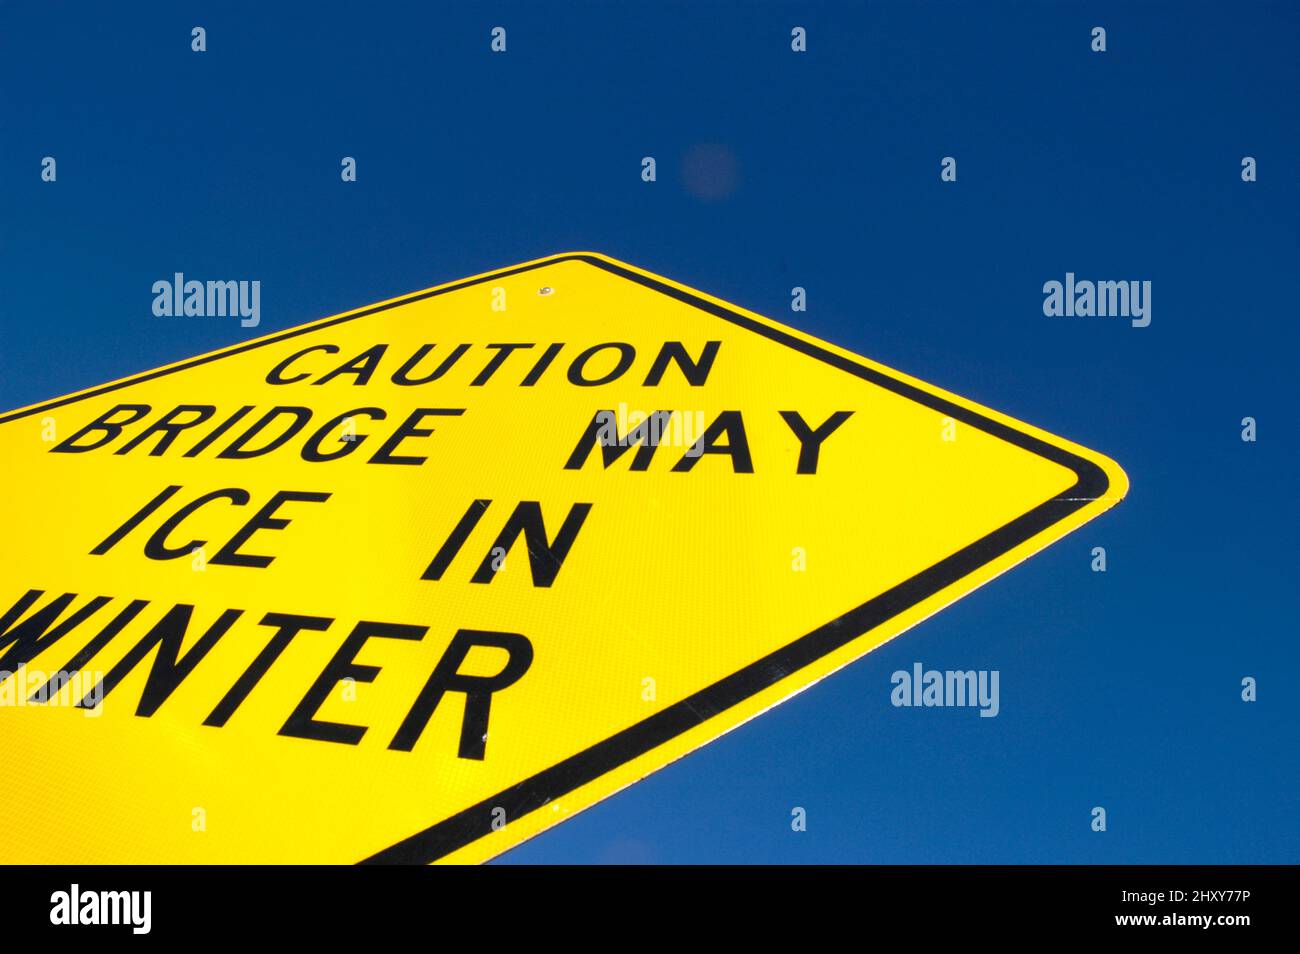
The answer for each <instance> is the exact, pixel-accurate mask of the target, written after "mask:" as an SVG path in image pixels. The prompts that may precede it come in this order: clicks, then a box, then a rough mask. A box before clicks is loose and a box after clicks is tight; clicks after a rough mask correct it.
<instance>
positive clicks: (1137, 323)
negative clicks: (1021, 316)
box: [1043, 272, 1151, 328]
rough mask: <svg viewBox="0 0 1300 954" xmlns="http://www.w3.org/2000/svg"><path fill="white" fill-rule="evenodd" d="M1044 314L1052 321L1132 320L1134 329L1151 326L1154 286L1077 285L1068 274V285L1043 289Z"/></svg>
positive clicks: (1146, 283) (1052, 283)
mask: <svg viewBox="0 0 1300 954" xmlns="http://www.w3.org/2000/svg"><path fill="white" fill-rule="evenodd" d="M1043 294H1044V295H1046V296H1047V297H1046V298H1044V299H1043V314H1044V315H1047V317H1049V318H1059V317H1061V316H1065V317H1066V318H1074V317H1076V316H1077V317H1080V318H1090V317H1092V316H1094V315H1095V316H1097V317H1098V318H1130V317H1131V318H1132V319H1133V327H1134V328H1145V327H1146V326H1147V325H1149V324H1151V282H1150V281H1142V282H1138V281H1128V282H1091V281H1087V280H1086V279H1085V280H1083V281H1079V282H1076V281H1075V280H1074V272H1066V273H1065V284H1064V285H1062V284H1061V283H1060V282H1058V281H1050V282H1047V283H1046V284H1044V285H1043Z"/></svg>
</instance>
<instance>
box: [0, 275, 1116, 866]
mask: <svg viewBox="0 0 1300 954" xmlns="http://www.w3.org/2000/svg"><path fill="white" fill-rule="evenodd" d="M567 261H580V262H585V263H586V264H588V265H592V266H594V267H596V268H600V269H603V270H604V271H606V272H610V273H611V274H614V275H617V276H619V277H620V278H624V279H627V280H628V281H632V282H636V283H638V284H640V285H643V286H645V287H646V288H649V289H651V290H653V291H656V292H659V293H660V294H662V295H666V296H668V297H669V298H673V299H675V300H677V301H680V302H682V303H684V304H687V305H691V306H692V307H695V308H698V309H700V310H701V311H704V312H707V313H708V314H710V315H713V316H714V317H716V318H721V319H722V320H723V321H727V322H730V323H731V324H733V325H737V326H739V327H741V328H744V329H746V330H748V331H752V332H754V333H755V334H759V335H762V336H763V337H765V338H768V339H769V340H771V341H774V342H776V343H778V344H782V345H785V346H786V347H788V348H792V349H793V350H795V351H798V352H799V353H801V354H804V355H807V356H808V357H811V358H816V359H817V360H819V361H823V362H825V363H826V364H829V365H831V366H832V367H835V368H839V369H840V370H842V371H845V372H846V373H848V374H852V375H854V376H855V377H858V378H861V379H863V380H865V381H869V382H871V383H872V384H876V385H879V386H880V387H883V388H886V389H887V390H890V391H893V392H894V393H896V394H898V395H901V396H902V397H906V398H908V399H910V400H912V401H915V402H917V403H918V404H922V405H924V406H926V407H929V408H931V409H933V410H935V411H938V412H939V413H941V414H944V415H947V416H948V417H951V418H952V419H953V420H955V421H960V422H962V423H963V424H968V425H970V426H971V427H975V428H978V429H979V430H981V431H984V432H985V433H987V434H991V435H993V436H994V437H997V438H1000V439H1001V440H1004V441H1006V442H1007V443H1009V444H1013V445H1015V446H1016V447H1020V448H1022V449H1024V450H1027V451H1029V452H1031V453H1034V454H1037V455H1039V456H1040V457H1043V458H1045V459H1047V460H1050V461H1051V462H1053V463H1055V464H1059V465H1061V466H1062V467H1066V468H1068V469H1069V470H1071V471H1073V472H1074V474H1075V478H1076V480H1075V483H1074V486H1072V487H1071V488H1070V489H1069V490H1067V491H1066V492H1065V493H1064V494H1063V495H1060V496H1057V497H1053V498H1051V499H1049V500H1045V501H1043V502H1042V503H1041V504H1039V505H1038V506H1036V507H1034V508H1033V509H1032V510H1030V511H1028V512H1027V513H1025V514H1023V515H1021V516H1019V517H1017V518H1016V519H1014V520H1012V521H1011V522H1009V523H1007V524H1006V525H1004V526H1002V527H1000V528H998V529H997V530H994V531H993V532H992V533H989V534H987V535H986V536H984V537H982V538H980V539H979V540H976V541H975V542H974V543H972V544H970V545H968V546H966V547H963V548H962V549H960V550H958V551H957V552H956V553H953V554H952V555H950V556H948V557H946V558H944V559H942V560H940V561H939V562H938V563H935V564H934V565H933V566H931V567H929V568H928V569H925V570H922V571H921V572H920V573H917V574H916V575H915V576H913V577H911V578H910V579H907V580H904V581H903V582H902V583H899V584H898V585H897V586H894V587H892V588H891V589H889V590H886V591H885V592H884V593H881V594H879V595H878V596H875V597H872V598H871V599H869V600H867V601H866V602H865V603H863V604H862V605H861V606H858V607H857V608H855V609H852V610H849V611H848V612H847V613H845V614H843V615H842V616H840V617H838V618H836V619H834V620H832V621H830V622H829V623H826V624H825V625H823V626H820V627H818V628H817V629H815V630H813V631H812V632H810V633H808V634H807V635H804V636H801V637H800V638H798V639H796V640H794V641H793V642H792V643H789V644H787V645H786V646H783V647H782V648H781V649H778V650H775V651H774V652H772V653H769V654H768V655H766V656H764V657H763V658H762V659H759V660H757V661H756V662H753V663H751V664H749V665H748V666H745V667H744V668H743V669H740V670H738V671H736V672H734V673H732V674H731V675H729V676H727V677H725V678H723V679H720V680H718V681H717V682H715V683H713V684H712V685H710V686H707V687H706V688H704V689H701V690H699V691H698V692H696V693H694V694H693V695H690V696H687V697H686V698H685V699H682V700H680V701H678V702H675V703H673V704H672V705H670V706H668V707H667V708H665V709H661V710H660V711H658V712H656V713H655V714H654V715H651V716H649V717H647V718H645V719H642V720H641V721H640V722H638V723H636V724H635V725H632V726H629V727H628V728H626V729H623V730H622V731H620V732H618V733H616V734H615V735H612V736H610V737H609V738H608V739H605V740H603V741H601V742H598V743H596V744H595V745H593V746H591V747H589V748H587V749H585V750H583V751H582V752H579V753H577V754H576V755H572V756H570V757H569V758H567V759H565V760H564V761H562V762H559V763H557V764H556V765H553V766H551V767H550V768H548V769H545V770H544V771H542V772H538V773H537V774H536V775H533V776H532V777H530V778H528V779H525V780H524V781H522V782H519V783H518V784H516V785H512V786H510V787H509V788H507V789H505V790H504V791H501V792H498V793H497V794H496V795H493V796H492V797H491V798H488V799H484V800H483V801H481V802H479V803H478V804H476V805H473V806H471V807H469V808H466V809H464V810H463V811H460V812H457V813H456V814H455V815H452V816H451V817H449V818H446V819H443V820H442V821H440V822H438V823H436V824H434V825H431V826H430V827H428V828H426V829H424V830H423V831H420V832H417V833H416V834H414V835H411V836H410V837H408V838H404V839H402V840H401V841H399V842H397V843H396V844H394V845H391V846H390V847H388V848H385V849H383V850H382V851H379V852H377V853H375V854H373V855H371V856H370V857H369V858H366V859H364V860H363V861H362V863H363V864H427V863H429V862H432V861H437V860H438V859H439V858H442V857H444V856H446V855H448V854H450V853H451V852H453V851H456V850H457V849H460V848H463V847H465V846H466V845H468V844H471V843H472V842H475V841H477V840H478V839H479V838H482V837H484V836H486V835H489V834H491V833H492V832H493V831H494V828H493V821H494V812H495V810H497V809H504V811H505V817H506V818H507V819H511V820H514V819H519V818H522V817H523V816H525V815H528V814H529V813H531V812H535V811H537V810H538V809H540V808H542V807H543V806H545V805H547V804H550V803H551V802H553V801H555V800H556V799H559V798H562V797H563V796H564V795H567V794H568V793H569V792H572V791H574V790H575V789H577V788H580V787H581V786H583V785H585V784H587V783H589V782H592V781H595V780H596V779H598V778H600V777H601V776H602V775H605V774H607V773H608V772H610V771H613V770H614V769H616V768H618V767H619V766H621V765H624V764H626V763H627V762H630V761H632V760H633V759H635V758H638V757H640V756H642V755H645V754H646V753H648V752H650V751H652V750H653V749H655V748H657V747H658V746H660V745H663V744H665V743H667V742H669V741H671V740H672V739H674V738H676V737H677V736H679V735H681V734H682V733H684V732H687V731H689V730H691V729H694V728H695V727H697V726H699V725H701V724H702V723H704V722H706V721H707V720H709V719H710V718H712V717H713V716H716V715H718V714H720V713H722V712H725V711H726V710H727V709H729V708H731V707H732V706H735V705H738V704H739V703H741V702H744V701H745V700H746V699H748V698H750V697H751V696H754V695H756V694H757V693H759V692H761V691H763V690H764V689H767V688H768V687H770V686H772V685H775V684H776V683H777V682H779V681H781V680H782V679H785V678H786V677H788V676H790V675H792V674H794V673H796V672H798V671H799V670H800V669H803V668H804V667H805V666H808V665H810V664H812V663H814V662H816V661H817V660H819V659H821V658H823V657H825V656H827V655H828V654H830V653H832V652H834V651H836V650H837V649H840V648H841V647H843V646H845V645H847V644H848V643H850V642H852V641H853V640H855V639H857V638H859V637H860V636H863V635H865V634H866V633H868V632H870V631H871V630H872V629H875V628H876V627H877V626H880V625H881V624H883V623H885V622H887V621H888V620H890V619H892V618H894V617H895V616H898V615H899V614H901V613H903V612H905V611H907V610H908V609H910V608H911V607H913V606H915V605H916V604H918V603H920V602H921V601H923V600H925V599H927V598H928V597H930V596H932V595H934V594H935V593H937V592H939V591H940V590H942V589H944V588H945V587H948V586H951V585H952V584H953V583H956V582H957V581H959V580H961V579H962V578H963V577H965V576H968V575H969V574H971V573H973V572H974V571H976V570H978V569H979V568H980V567H982V566H985V565H986V564H988V563H990V562H992V561H993V560H995V559H997V558H998V557H1000V556H1002V555H1003V554H1004V553H1007V552H1009V551H1011V550H1013V549H1014V548H1015V547H1017V546H1019V545H1020V544H1022V543H1024V542H1025V541H1027V540H1029V539H1031V538H1032V537H1034V536H1036V535H1037V534H1039V533H1041V532H1042V531H1044V530H1046V529H1047V528H1048V527H1051V526H1052V525H1053V524H1056V523H1059V522H1060V521H1061V520H1064V519H1065V518H1066V517H1068V516H1069V515H1070V514H1072V513H1074V512H1075V511H1077V510H1080V509H1081V508H1083V507H1084V506H1086V505H1087V504H1089V503H1091V502H1092V501H1094V500H1096V499H1098V498H1100V497H1102V496H1103V495H1105V493H1106V491H1107V490H1108V489H1109V488H1110V480H1109V478H1108V477H1107V476H1106V472H1105V471H1104V470H1102V469H1101V467H1099V466H1098V465H1097V464H1095V463H1093V462H1092V461H1090V460H1087V459H1086V458H1083V457H1080V456H1078V455H1077V454H1073V453H1071V452H1069V451H1068V450H1065V449H1064V448H1061V447H1056V446H1054V445H1052V444H1049V443H1048V442H1046V441H1044V440H1042V439H1040V438H1038V437H1034V436H1033V435H1031V434H1027V433H1025V432H1024V431H1020V430H1017V429H1016V428H1014V427H1012V426H1010V425H1007V424H1004V423H1002V422H1001V421H996V420H993V419H991V418H988V417H985V416H984V415H983V414H980V413H979V412H978V411H974V410H971V409H969V408H966V407H963V406H962V405H960V404H954V403H952V402H951V401H948V400H946V399H944V398H942V397H939V396H938V395H935V394H931V393H929V392H928V391H925V390H923V389H921V388H918V387H916V386H915V385H913V384H909V383H907V382H906V381H902V380H899V379H897V378H894V377H891V376H890V375H888V374H886V373H885V372H883V371H880V370H878V369H876V368H872V367H869V366H867V365H863V364H859V363H858V362H856V361H854V360H853V359H851V358H848V357H845V356H843V355H840V354H835V353H833V352H831V351H827V350H826V349H825V348H822V347H820V346H818V345H815V344H812V343H810V342H807V341H804V340H803V339H801V338H797V337H795V336H794V335H791V334H789V333H788V332H785V331H782V330H781V329H779V328H773V327H770V326H768V325H766V324H763V323H762V322H760V321H756V320H754V319H753V318H750V317H748V316H746V315H742V314H740V313H738V312H735V311H732V310H731V309H729V308H727V307H725V306H724V305H719V304H716V303H714V302H711V301H707V300H705V299H703V298H700V297H699V296H697V295H694V294H692V293H691V292H689V291H685V290H683V289H680V288H676V287H674V286H672V285H668V284H666V283H664V282H662V281H659V280H657V279H655V278H652V277H650V276H648V275H642V274H641V273H639V272H635V271H632V270H631V269H628V268H624V267H622V266H621V265H618V264H616V263H614V262H611V261H606V260H605V259H603V258H598V257H596V256H595V255H592V254H589V253H584V252H574V253H569V254H563V255H557V256H553V257H551V258H547V259H543V260H540V261H537V262H532V263H529V264H527V265H520V266H515V267H513V268H508V269H504V270H502V271H498V272H493V273H490V274H487V275H481V276H479V277H477V278H471V279H467V280H465V281H463V282H457V283H455V284H451V285H446V286H443V287H441V288H435V289H432V290H431V291H426V292H420V293H419V294H416V295H410V296H407V297H405V298H399V299H396V300H394V301H391V302H388V303H386V304H382V305H376V306H375V307H373V308H366V309H362V310H361V311H356V312H352V313H349V314H345V315H340V316H338V317H335V318H329V319H326V320H324V321H319V322H315V323H313V324H310V325H304V326H302V327H300V328H294V329H291V330H289V331H285V332H283V333H281V334H277V335H272V336H270V337H267V338H264V339H261V340H258V341H252V342H249V343H248V344H245V345H239V346H237V347H234V348H228V349H226V350H224V351H219V352H216V353H213V354H210V355H205V356H203V357H199V358H195V359H193V360H191V361H185V362H181V363H179V364H176V365H173V366H171V367H166V368H161V369H158V370H155V371H150V372H147V373H145V374H140V375H137V376H135V377H132V378H127V379H124V380H122V381H118V382H114V383H113V384H107V385H104V386H102V387H99V388H93V389H91V390H88V391H86V392H84V393H82V394H76V395H73V396H70V397H64V398H59V399H57V400H54V401H50V402H47V403H45V404H41V405H38V406H35V407H32V408H29V409H27V410H23V411H16V412H11V413H9V414H6V415H3V416H0V424H3V423H7V422H9V421H13V420H18V419H20V418H23V417H30V416H31V415H34V414H40V413H42V412H45V411H51V410H54V409H55V408H59V407H64V406H66V405H68V404H72V403H74V402H76V401H84V400H86V399H87V398H92V397H98V396H99V395H101V394H107V393H109V392H112V391H116V390H118V389H120V388H125V387H130V386H131V385H135V384H140V383H143V382H145V381H151V380H153V379H155V378H160V377H163V376H164V375H168V374H174V373H176V372H178V371H184V370H187V369H189V368H194V367H198V366H199V365H203V364H207V363H208V362H210V361H216V360H218V359H220V358H228V357H231V356H233V355H237V354H242V353H243V352H246V351H251V350H252V349H254V348H261V347H265V346H266V345H271V344H276V343H277V342H280V341H285V340H287V339H290V338H295V337H297V336H299V335H303V334H309V333H313V332H316V331H320V330H321V329H323V328H328V327H331V326H332V325H337V324H342V323H343V322H346V321H355V320H356V319H358V318H365V317H367V316H369V315H374V314H378V313H379V312H382V311H387V310H389V309H392V308H399V307H401V306H403V305H409V304H412V303H413V302H417V301H423V300H424V299H426V298H433V297H436V296H438V295H445V294H447V293H448V292H453V291H458V290H460V289H462V288H468V287H470V286H472V285H478V284H481V283H483V282H487V281H494V280H499V279H502V278H507V277H509V276H511V275H518V274H520V273H523V272H528V271H531V270H533V269H536V268H542V267H545V266H548V265H556V264H559V263H560V262H567ZM495 817H499V816H495Z"/></svg>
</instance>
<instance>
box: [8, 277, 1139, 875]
mask: <svg viewBox="0 0 1300 954" xmlns="http://www.w3.org/2000/svg"><path fill="white" fill-rule="evenodd" d="M0 464H2V467H3V469H2V470H0V484H2V485H3V489H4V493H3V495H2V496H0V511H2V513H3V526H4V527H5V531H6V532H5V543H4V545H3V548H2V549H0V670H3V672H0V678H2V679H3V682H0V739H3V744H4V754H3V757H2V758H3V765H4V768H3V771H0V833H3V834H2V836H0V860H3V861H5V862H123V863H137V862H139V863H145V862H171V861H175V862H271V861H295V862H356V861H401V862H427V861H436V860H448V861H479V860H483V859H486V858H489V857H491V856H493V855H495V854H498V853H499V852H501V851H504V850H505V849H507V848H510V847H511V846H513V845H516V844H518V843H519V842H521V841H523V840H524V839H526V838H528V837H530V836H532V835H534V834H536V833H537V832H539V831H541V830H543V829H545V828H547V827H549V826H551V825H553V824H555V823H556V822H558V821H560V820H562V819H564V818H565V817H567V816H569V815H571V814H573V813H574V812H576V811H579V810H581V809H583V808H586V807H588V806H589V805H591V804H593V803H594V802H596V801H598V800H600V799H601V798H604V797H606V796H608V795H610V794H611V793H613V792H615V791H617V790H618V789H620V788H622V787H623V786H625V785H628V784H630V783H631V782H634V781H636V780H637V779H639V778H641V777H644V776H645V775H647V774H648V773H650V772H652V771H654V770H656V769H658V768H661V767H662V766H664V765H666V764H667V763H669V762H671V761H672V760H674V759H676V758H678V757H680V756H682V755H684V754H686V753H687V752H689V751H691V750H692V749H694V748H697V747H698V746H700V745H702V744H704V743H706V742H708V741H709V740H711V739H714V738H716V737H718V736H719V735H721V734H722V733H724V732H726V731H728V730H730V729H732V728H734V727H736V726H737V725H739V724H741V723H742V722H745V721H746V720H748V719H750V718H753V717H754V716H755V715H757V714H759V713H760V712H762V711H763V710H764V709H766V708H768V707H770V706H772V705H774V704H775V703H777V702H780V701H781V700H782V699H785V698H787V697H789V696H790V695H792V694H793V693H796V692H798V691H800V690H802V689H804V688H806V687H807V686H809V685H811V684H812V683H813V682H815V681H817V680H818V679H821V678H822V677H824V676H826V675H827V674H828V673H830V672H832V671H833V670H835V669H837V668H839V667H841V666H843V665H845V664H846V663H848V662H850V661H852V660H854V659H856V658H858V657H860V656H862V655H863V654H865V653H867V652H869V651H870V650H871V649H873V648H874V647H876V646H879V645H880V644H881V643H883V642H884V641H885V640H887V639H890V638H891V637H893V636H896V635H897V634H899V633H901V632H902V631H903V630H905V629H907V628H908V627H910V626H912V625H913V624H915V623H917V622H918V621H920V620H922V619H924V618H925V617H926V616H929V615H930V614H931V613H933V612H935V611H936V610H938V609H940V608H941V607H943V606H945V605H947V604H949V603H951V602H952V601H954V600H956V599H958V598H959V597H961V596H962V595H964V594H966V593H968V592H970V591H971V590H973V589H974V588H975V587H977V586H979V585H981V584H982V583H985V582H987V581H988V580H989V579H991V578H992V577H994V576H996V575H997V574H999V573H1001V572H1002V571H1004V570H1006V569H1007V568H1008V567H1010V566H1012V565H1014V564H1015V563H1017V562H1019V561H1020V560H1023V559H1024V558H1026V557H1027V556H1029V555H1030V554H1032V553H1034V552H1035V551H1037V550H1040V549H1042V548H1043V547H1045V546H1046V545H1048V544H1049V543H1051V542H1052V541H1054V540H1056V539H1059V538H1060V537H1061V536H1063V535H1065V534H1066V533H1068V532H1069V531H1071V530H1073V529H1074V528H1076V527H1078V526H1080V525H1081V524H1083V523H1084V522H1085V521H1087V520H1089V519H1091V518H1092V517H1094V516H1096V515H1097V514H1098V513H1100V512H1102V511H1103V510H1105V509H1107V508H1109V507H1111V506H1112V505H1114V504H1115V503H1116V502H1117V501H1119V500H1120V499H1121V498H1122V497H1123V495H1124V492H1125V490H1126V488H1127V481H1126V478H1125V476H1124V474H1123V472H1122V471H1121V470H1120V469H1119V467H1117V466H1116V465H1115V464H1114V463H1113V462H1112V461H1110V460H1108V459H1107V458H1105V457H1103V456H1101V455H1099V454H1096V453H1093V452H1092V451H1089V450H1086V449H1084V448H1082V447H1079V446H1078V445H1075V444H1072V443H1070V442H1068V441H1065V440H1062V439H1060V438H1058V437H1054V436H1052V435H1051V434H1048V433H1046V432H1044V431H1041V430H1039V429H1038V428H1035V427H1031V426H1029V425H1027V424H1023V423H1021V422H1019V421H1016V420H1013V419H1011V418H1009V417H1007V416H1005V415H1002V414H998V413H997V412H995V411H990V410H988V409H987V408H983V407H980V406H979V405H977V404H975V403H973V402H971V401H967V400H964V399H962V398H959V397H957V396H955V395H952V394H949V393H947V392H944V391H941V390H940V389H938V388H935V387H932V386H930V385H928V384H925V383H923V382H921V381H918V380H916V379H915V378H911V377H908V376H906V375H903V374H899V373H898V372H896V371H892V370H890V369H888V368H885V367H882V366H880V365H878V364H875V363H874V362H871V361H867V360H865V359H863V358H860V357H858V356H856V355H854V354H851V353H850V352H847V351H845V350H843V349H841V348H837V347H835V346H834V345H830V344H827V343H825V342H822V341H818V340H816V339H815V338H812V337H811V336H809V335H806V334H803V333H802V332H799V331H796V330H794V329H792V328H788V327H786V326H784V325H781V324H778V323H777V322H774V321H771V320H770V319H767V318H763V317H761V316H759V315H756V314H753V313H751V312H747V311H745V310H743V309H740V308H737V307H735V306H734V305H729V304H727V303H725V302H722V301H719V300H718V299H716V298H713V297H710V296H709V295H705V294H703V293H701V292H697V291H693V290H691V289H688V288H686V287H684V286H682V285H679V284H677V283H676V282H672V281H670V280H668V279H664V278H659V277H657V276H654V275H651V274H649V273H647V272H644V271H642V270H640V269H637V268H634V267H632V266H630V265H625V264H623V263H620V262H616V261H613V260H612V259H609V258H606V257H604V256H601V255H596V254H590V253H575V254H565V255H557V256H553V257H551V258H546V259H541V260H538V261H534V262H529V263H526V264H523V265H518V266H515V267H512V268H508V269H504V270H501V271H497V272H492V273H488V274H484V275H479V276H477V277H474V278H470V279H466V280H464V281H459V282H454V283H452V284H449V285H443V286H439V287H437V288H433V289H430V290H427V291H423V292H419V293H416V294H412V295H407V296H405V297H402V298H395V299H392V300H390V301H386V302H382V303H380V304H377V305H373V306H370V307H367V308H363V309H360V310H358V311H352V312H348V313H345V314H342V315H338V316H336V317H333V318H328V319H325V320H323V321H318V322H315V323H313V324H309V325H304V326H302V327H299V328H294V329H292V330H289V331H282V332H277V333H275V334H271V335H268V336H266V337H263V338H259V339H256V340H254V341H250V342H248V343H245V344H241V345H238V346H235V347H231V348H227V349H225V350H223V351H218V352H215V353H212V354H208V355H204V356H202V357H198V358H194V359H191V360H188V361H181V362H178V363H176V364H172V365H169V366H167V367H164V368H160V369H158V370H155V371H150V372H147V373H144V374H140V375H137V376H135V377H131V378H127V379H124V380H121V381H116V382H113V383H111V384H106V385H104V386H102V387H96V388H91V389H89V390H86V391H82V392H79V393H77V394H73V395H70V396H68V397H64V398H60V399H57V400H53V401H48V402H46V403H44V404H40V405H37V406H34V407H29V408H26V409H23V410H20V411H15V412H12V413H9V414H5V415H0Z"/></svg>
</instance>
